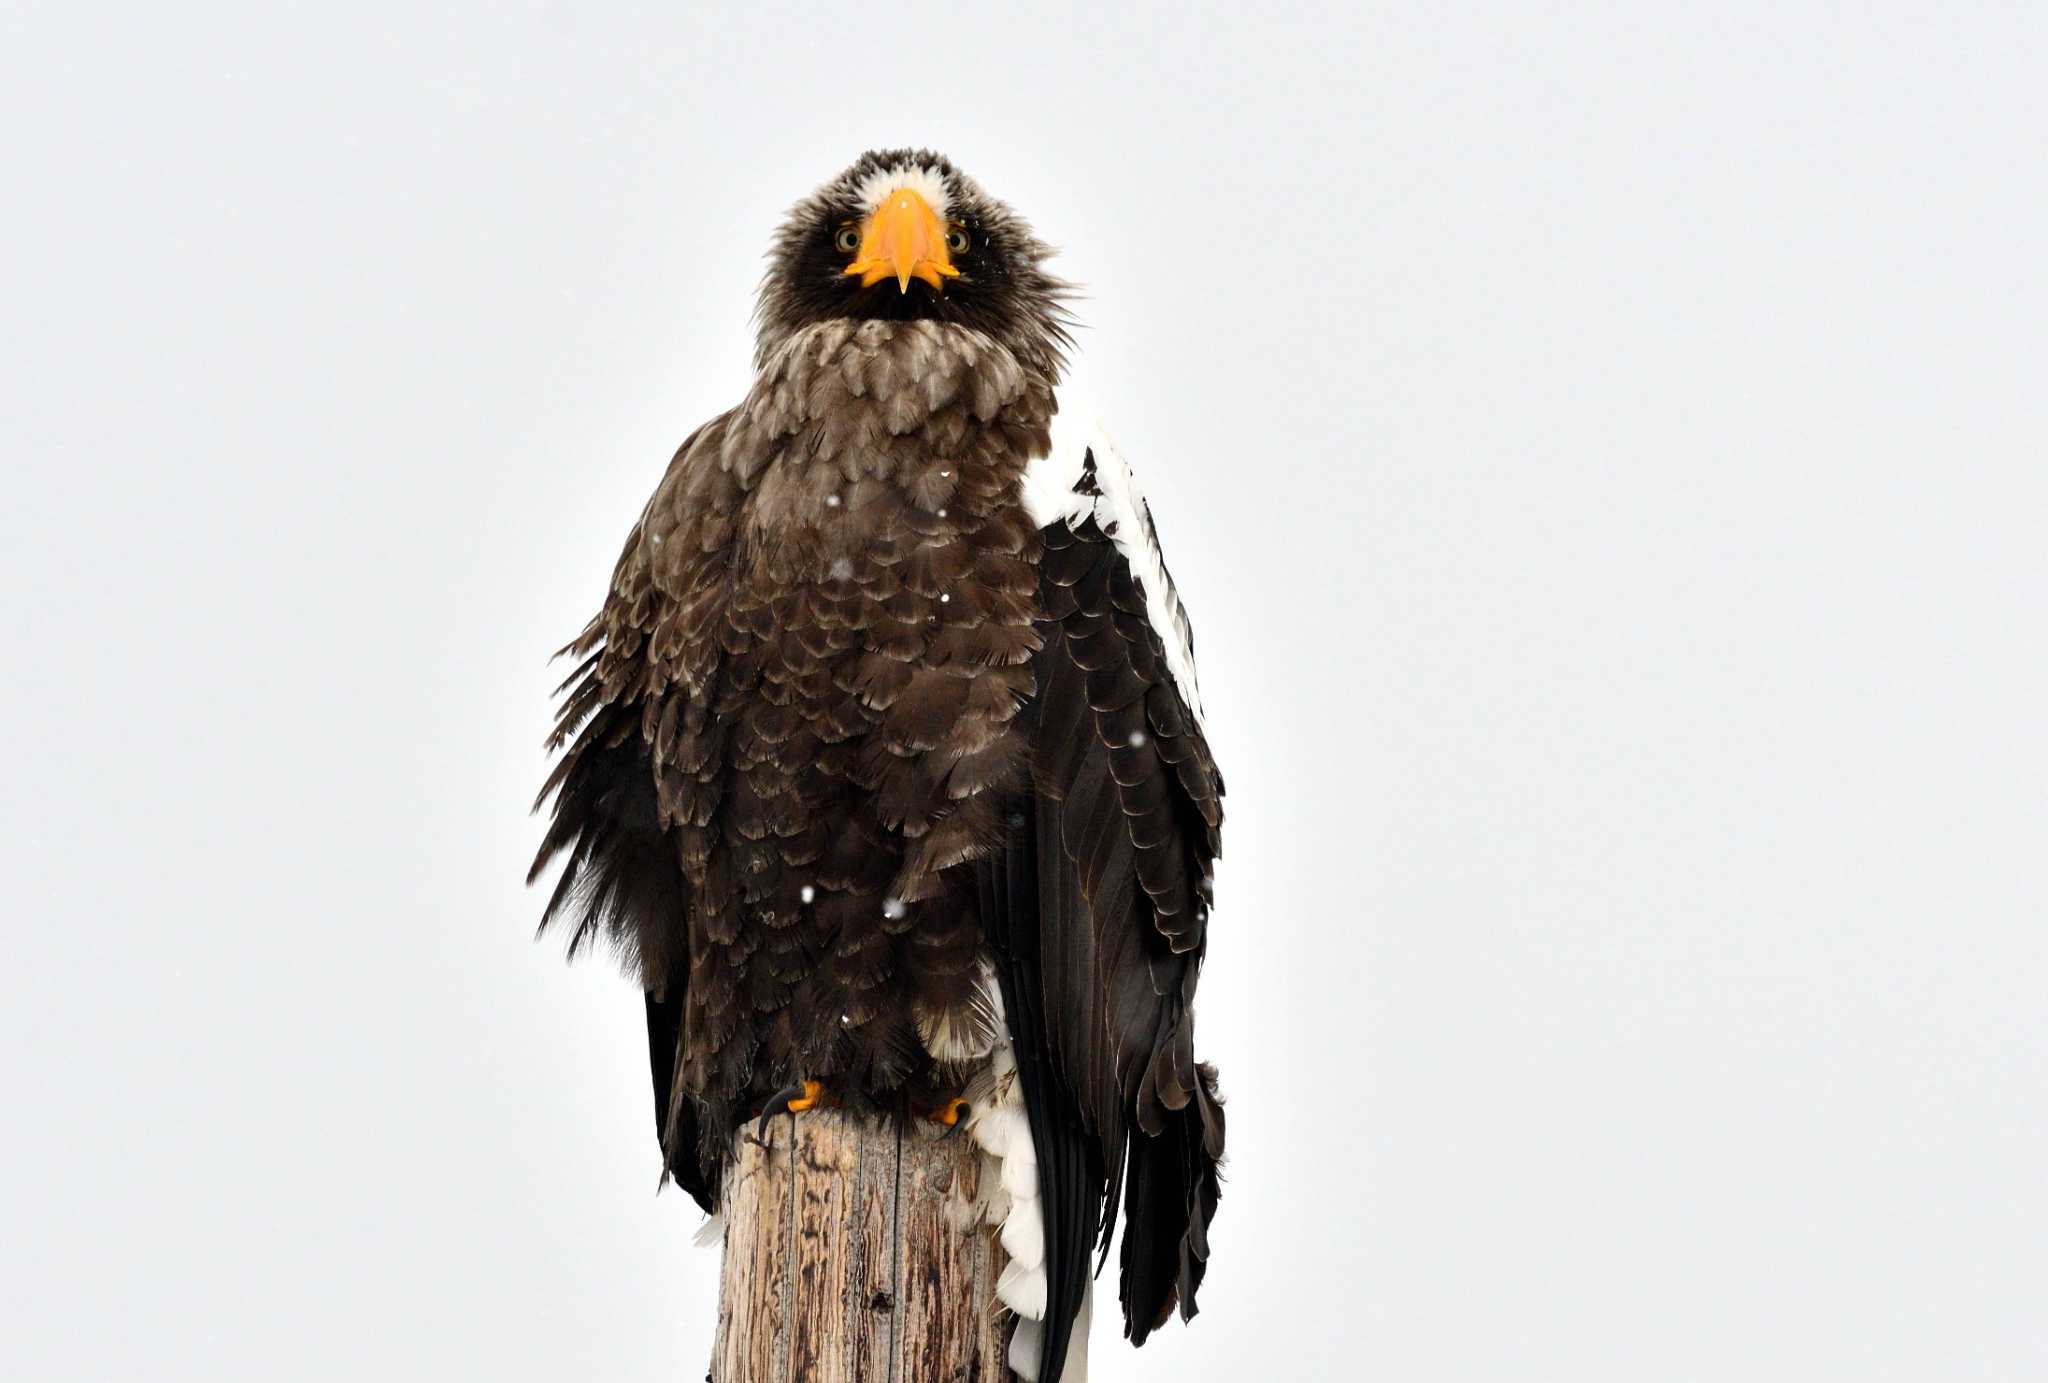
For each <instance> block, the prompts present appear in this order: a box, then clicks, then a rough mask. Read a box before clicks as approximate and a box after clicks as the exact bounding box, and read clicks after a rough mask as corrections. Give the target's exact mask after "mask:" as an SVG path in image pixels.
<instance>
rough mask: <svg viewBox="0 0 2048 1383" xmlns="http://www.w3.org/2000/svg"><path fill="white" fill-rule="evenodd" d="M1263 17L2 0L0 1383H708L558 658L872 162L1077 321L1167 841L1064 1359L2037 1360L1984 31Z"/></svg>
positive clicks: (2033, 426) (2014, 600) (2006, 454)
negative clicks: (1192, 1292)
mask: <svg viewBox="0 0 2048 1383" xmlns="http://www.w3.org/2000/svg"><path fill="white" fill-rule="evenodd" d="M1250 8H1251V7H1248V6H1247V7H1229V8H1219V9H1216V10H1214V11H1209V12H1203V11H1201V10H1198V9H1196V8H1193V7H1187V6H1174V7H1166V6H1160V7H1156V8H1152V9H1150V10H1136V9H1132V10H1125V11H1123V12H1121V13H1119V14H1118V15H1116V16H1114V17H1111V16H1106V15H1099V14H1096V13H1094V12H1093V7H1076V8H1073V9H1067V10H1062V9H1056V8H1053V7H1038V8H1035V9H1033V10H1031V11H1029V12H1006V11H1003V10H1000V9H999V8H998V7H993V6H975V5H968V4H963V3H954V4H947V5H928V4H921V3H908V0H899V2H898V3H892V4H887V5H881V6H863V5H833V6H816V7H812V6H801V7H799V6H783V5H775V6H750V7H748V8H747V10H746V11H745V12H744V13H743V12H741V11H740V10H738V9H735V10H733V11H731V12H726V13H710V12H702V13H696V14H691V13H688V12H686V11H685V8H684V7H681V6H669V7H661V8H649V9H646V10H644V11H631V10H627V9H624V8H613V7H599V6H583V5H577V6H570V5H558V6H551V7H542V6H529V7H524V8H520V7H499V6H475V7H470V8H455V7H424V8H423V7H415V6H413V5H375V4H350V5H331V4H329V5H310V4H309V5H300V6H272V5H264V6H255V5H251V6H248V7H246V8H244V7H236V6H231V5H226V4H219V3H202V2H199V0H195V2H194V3H185V4H178V5H162V6H156V5H152V6H148V7H146V12H145V7H141V6H137V7H135V8H134V9H133V10H131V11H129V12H125V13H124V12H121V11H118V10H115V9H110V8H105V7H90V6H76V5H57V4H51V5H36V4H27V5H23V4H21V3H18V2H17V3H16V4H13V5H10V6H8V7H7V9H6V12H5V15H4V17H0V65H4V72H0V77H4V81H0V118H4V126H5V130H6V135H5V138H4V141H0V186H4V189H5V204H6V205H5V213H4V222H0V239H4V254H0V280H4V281H0V289H4V293H0V301H4V308H5V330H4V334H0V403H4V407H0V426H4V429H5V437H4V465H5V472H4V474H5V481H6V488H5V492H4V503H0V564H4V571H0V577H4V584H0V592H4V594H0V602H4V605H0V616H4V629H0V634H4V639H5V643H4V647H5V649H6V662H5V677H4V683H0V698H4V703H5V704H4V707H0V712H4V718H0V725H4V727H5V741H6V756H7V768H8V773H7V782H8V786H7V790H6V793H5V798H4V806H0V812H4V832H0V850H4V852H5V859H4V861H0V864H4V874H0V887H4V902H0V910H4V913H5V916H6V939H7V947H8V956H7V960H6V962H5V965H4V967H0V998H4V1006H0V1096H4V1106H0V1107H4V1109H5V1111H6V1120H5V1132H4V1135H0V1169H4V1179H0V1254H4V1258H0V1373H4V1374H5V1375H6V1376H8V1377H10V1378H22V1379H36V1380H40V1379H72V1378H76V1379H109V1378H152V1379H154V1378H163V1379H187V1378H190V1379H208V1380H242V1379H252V1380H253V1379H291V1380H328V1379H333V1380H360V1379H371V1378H394V1379H430V1380H447V1379H464V1378H490V1379H496V1380H529V1379H530V1380H549V1381H550V1383H551V1381H552V1380H559V1379H565V1378H576V1379H602V1380H675V1379H685V1378H695V1377H698V1376H700V1375H701V1370H702V1366H703V1363H704V1360H705V1358H706V1356H707V1349H708V1338H709V1331H710V1328H711V1325H712V1312H711V1307H712V1302H713V1297H714V1293H715V1279H716V1270H717V1260H716V1254H715V1253H713V1252H711V1251H709V1250H701V1249H693V1248H691V1247H690V1245H689V1242H688V1241H689V1237H690V1234H691V1231H692V1230H693V1229H694V1227H695V1225H696V1222H697V1216H696V1214H695V1212H694V1209H693V1207H691V1206H690V1204H689V1203H688V1201H687V1200H686V1199H685V1198H684V1197H683V1196H681V1195H680V1194H675V1193H669V1194H664V1195H663V1196H661V1197H660V1198H659V1199H657V1198H656V1197H655V1196H654V1194H653V1193H654V1186H655V1178H656V1171H657V1154H656V1151H655V1146H654V1140H653V1136H652V1129H651V1122H652V1121H651V1118H650V1115H649V1094H648V1087H647V1076H646V1072H645V1067H644V1061H645V1056H644V1045H643V1035H642V1031H641V1016H640V1005H639V1001H638V997H637V995H636V993H635V992H634V991H633V990H632V988H631V987H630V986H628V985H627V984H626V983H625V982H624V981H622V980H621V979H620V978H619V977H618V976H617V974H616V973H615V972H614V971H613V970H612V969H611V968H610V967H609V966H607V965H605V964H601V963H592V964H586V965H582V966H579V967H577V968H574V969H568V968H565V967H564V966H563V965H562V964H561V960H560V956H559V951H558V948H557V947H556V946H555V945H554V944H552V943H550V944H542V945H534V944H532V943H531V942H530V940H529V936H530V932H531V929H532V926H533V923H534V920H535V918H536V916H537V913H538V906H539V899H538V898H537V897H536V896H535V895H534V894H531V893H528V892H526V891H525V890H524V889H523V888H522V886H521V882H520V878H521V875H522V873H523V871H524V867H525V864H526V862H527V859H528V856H529V853H530V851H531V849H532V847H533V845H534V844H535V842H536V839H537V836H538V830H539V828H538V825H537V823H535V822H534V821H532V820H530V819H529V818H528V817H527V816H526V815H525V811H526V806H527V803H528V800H529V798H530V796H531V793H532V791H533V789H534V788H535V787H537V786H538V783H539V781H540V779H541V777H542V773H543V760H542V756H541V753H540V748H539V742H540V739H541V736H542V733H543V731H544V728H545V726H546V724H547V720H548V700H547V692H548V690H549V688H550V686H551V685H552V679H551V677H550V675H549V670H548V669H547V668H546V666H545V656H546V654H547V653H548V652H549V651H550V650H552V649H553V648H554V647H555V646H556V645H557V644H559V643H560V642H562V641H563V640H564V639H566V638H567V637H569V636H570V635H571V634H573V633H574V632H575V630H576V629H577V628H578V626H579V625H580V624H581V623H582V621H583V620H584V619H585V618H586V616H587V615H588V614H589V613H590V612H591V611H592V610H593V609H594V608H595V607H596V604H597V602H598V600H599V599H600V598H601V596H602V593H603V590H604V585H605V581H606V578H607V575H608V573H609V569H610V564H611V562H612V559H613V557H614V555H615V554H616V552H617V549H618V545H619V543H620V541H621V540H622V538H623V536H624V533H625V531H626V529H627V527H628V525H629V524H630V523H631V521H632V519H633V517H634V516H635V514H636V513H637V512H638V510H639V507H640V505H641V503H642V502H643V500H644V499H645V497H646V495H647V493H648V492H649V490H650V489H651V488H652V486H653V484H654V482H655V480H656V479H657V477H658V476H659V474H660V472H661V470H662V467H663V465H664V464H665V463H666V460H667V458H668V456H669V453H670V451H671V450H672V449H673V447H674V446H675V444H676V443H677V442H678V441H679V440H680V439H681V438H682V436H683V435H684V434H685V433H686V432H687V431H689V430H690V429H691V428H692V427H693V426H695V425H696V424H697V423H698V422H700V421H702V420H703V419H704V418H706V417H707V416H709V415H710V414H712V413H714V412H716V411H718V410H720V409H722V408H724V407H726V406H728V405H729V404H731V403H732V402H733V401H735V400H736V399H737V398H738V397H739V395H740V392H741V390H742V389H743V388H744V386H745V383H746V379H747V368H748V360H749V352H750V343H751V337H750V333H749V329H748V322H747V315H748V312H749V309H750V306H751V294H752V291H753V288H754V286H755V283H756V281H757V278H758V275H759V272H760V254H761V252H762V250H763V249H764V248H765V246H766V243H767V238H768V235H769V233H770V230H771V229H772V227H773V226H774V225H775V223H776V221H777V219H778V217H779V216H780V215H781V213H782V211H783V210H784V209H785V208H786V207H787V206H788V205H789V204H790V203H791V202H793V201H794V200H795V199H796V198H798V197H799V196H800V195H802V194H804V193H806V192H807V191H809V190H810V189H811V188H812V187H814V186H815V185H816V184H818V183H819V182H821V181H823V180H824V179H825V178H827V177H829V176H830V175H832V174H833V173H835V172H836V171H837V170H838V169H839V168H840V167H842V166H843V165H844V164H845V163H847V162H849V161H850V160H851V159H852V158H853V157H854V156H855V155H857V154H858V153H859V152H860V151H861V150H862V149H863V148H865V147H867V146H869V145H873V144H894V143H903V142H912V143H930V144H933V145H936V146H938V147H940V148H942V149H944V150H946V151H947V152H949V153H951V154H952V155H953V156H954V157H956V158H957V159H959V160H960V161H961V163H962V164H963V165H964V166H965V167H966V168H968V169H969V170H970V171H971V172H972V173H974V174H975V175H976V176H977V177H979V178H980V179H981V180H982V181H983V182H984V183H985V184H986V185H987V186H988V187H989V188H990V189H991V190H992V191H994V192H995V193H996V194H997V195H999V196H1002V197H1005V198H1007V199H1009V200H1011V201H1012V202H1013V203H1014V204H1015V205H1016V206H1017V207H1018V208H1020V209H1021V210H1022V211H1023V212H1024V213H1025V214H1026V215H1027V216H1029V217H1030V218H1031V219H1032V220H1033V221H1034V222H1035V223H1036V224H1037V226H1038V227H1039V229H1040V230H1041V231H1042V233H1044V234H1045V235H1046V236H1047V238H1049V239H1051V240H1054V241H1056V242H1058V243H1060V244H1062V245H1064V246H1065V247H1066V252H1065V254H1064V256H1063V257H1062V259H1061V260H1060V261H1059V264H1060V265H1061V266H1062V267H1063V268H1064V270H1065V271H1066V272H1067V273H1068V274H1069V275H1070V276H1072V277H1074V278H1076V279H1078V280H1080V281H1082V282H1083V283H1085V284H1086V285H1087V289H1088V296H1087V298H1086V300H1085V301H1084V302H1083V303H1082V304H1081V307H1080V311H1081V314H1082V316H1083V317H1084V318H1085V319H1086V321H1087V323H1088V326H1089V330H1088V332H1087V333H1086V335H1085V336H1084V338H1083V349H1084V351H1085V353H1086V356H1087V359H1086V363H1085V365H1084V366H1083V367H1082V368H1081V371H1080V373H1081V375H1082V376H1084V377H1085V378H1084V380H1083V381H1082V382H1080V383H1078V384H1077V386H1076V388H1077V390H1078V391H1080V392H1081V393H1085V395H1086V398H1087V400H1088V401H1090V403H1091V405H1092V406H1093V407H1095V408H1097V409H1099V410H1100V411H1101V412H1102V413H1104V414H1105V416H1106V417H1107V418H1108V420H1109V421H1110V423H1111V425H1112V428H1113V430H1114V431H1115V432H1116V433H1117V434H1118V436H1119V437H1120V439H1121V441H1122V442H1123V444H1124V447H1125V450H1126V451H1127V452H1128V453H1129V454H1130V456H1131V457H1132V459H1133V461H1134V462H1135V464H1137V466H1138V467H1139V469H1140V472H1141V474H1142V476H1143V477H1144V479H1145V480H1146V482H1147V486H1148V489H1149V490H1150V492H1151V494H1152V498H1153V503H1154V507H1155V509H1156V511H1157V513H1158V517H1159V522H1160V526H1161V529H1162V532H1163V534H1164V537H1165V540H1166V544H1167V550H1168V554H1169V558H1170V561H1171V563H1172V566H1173V569H1174V572H1175V573H1176V575H1177V577H1178V579H1179V581H1180V584H1181V587H1182V590H1183V593H1184V594H1185V596H1186V597H1187V599H1188V600H1189V602H1190V604H1191V606H1192V609H1193V611H1194V614H1195V617H1196V622H1197V626H1198V629H1199V633H1200V649H1201V653H1202V658H1203V663H1202V675H1203V682H1204V690H1205V695H1206V700H1207V702H1208V705H1209V709H1210V717H1211V721H1212V726H1213V738H1214V743H1215V746H1216V749H1217V751H1218V754H1219V756H1220V758H1221V760H1222V762H1223V764H1224V766H1225V769H1226V772H1227V775H1228V780H1229V786H1230V799H1229V807H1230V812H1231V820H1230V827H1229V831H1228V837H1227V849H1226V859H1225V861H1224V868H1223V870H1222V874H1221V878H1220V888H1221V907H1220V911H1219V914H1218V920H1217V925H1216V929H1215V933H1214V945H1213V950H1212V952H1211V960H1210V966H1209V971H1208V975H1207V978H1206V981H1205V984H1204V988H1203V1004H1202V1021H1203V1039H1204V1046H1205V1048H1206V1053H1207V1055H1209V1056H1210V1057H1212V1058H1213V1059H1215V1060H1216V1061H1218V1062H1219V1063H1220V1064H1221V1066H1222V1068H1223V1072H1224V1076H1225V1081H1226V1087H1227V1091H1228V1094H1229V1097H1230V1117H1231V1137H1232V1161H1231V1166H1230V1180H1229V1183H1228V1186H1227V1189H1226V1198H1225V1200H1224V1203H1223V1209H1222V1214H1221V1218H1220V1219H1219V1221H1218V1224H1217V1227H1216V1231H1215V1235H1214V1242H1215V1249H1216V1258H1215V1263H1214V1269H1213V1272H1212V1274H1211V1278H1210V1283H1209V1286H1208V1288H1207V1290H1206V1291H1205V1293H1204V1296H1203V1302H1202V1304H1203V1306H1204V1308H1205V1311H1204V1314H1203V1316H1202V1318H1201V1319H1200V1320H1199V1321H1198V1322H1197V1323H1196V1325H1195V1326H1194V1327H1193V1328H1192V1329H1189V1330H1182V1329H1179V1328H1175V1329H1170V1330H1168V1331H1166V1332H1164V1333H1163V1334H1162V1335H1161V1336H1160V1337H1159V1338H1158V1339H1157V1340H1156V1341H1155V1342H1154V1343H1153V1344H1151V1345H1148V1346H1147V1347H1146V1349H1145V1350H1144V1351H1142V1352H1140V1353H1132V1352H1131V1351H1130V1350H1129V1349H1128V1348H1127V1347H1126V1346H1124V1345H1123V1344H1122V1343H1121V1342H1120V1341H1118V1340H1117V1339H1116V1338H1115V1333H1114V1329H1113V1327H1112V1326H1111V1325H1109V1324H1108V1323H1107V1322H1106V1321H1105V1323H1104V1324H1103V1325H1102V1327H1101V1328H1100V1329H1099V1330H1098V1332H1097V1335H1096V1344H1095V1362H1096V1374H1095V1376H1096V1377H1097V1378H1098V1379H1108V1380H1130V1381H1131V1383H1136V1381H1138V1380H1148V1379H1150V1380H1226V1379H1232V1380H1234V1379H1241V1378H1246V1377H1256V1378H1272V1379H1293V1378H1304V1379H1319V1378H1329V1379H1347V1378H1353V1377H1359V1378H1371V1379H1386V1380H1398V1383H1433V1381H1434V1380H1454V1379H1473V1380H1500V1379H1560V1380H1563V1379H1569V1380H1573V1381H1574V1383H1585V1381H1587V1380H1617V1381H1620V1380H1629V1381H1630V1383H1634V1381H1635V1380H1641V1379H1645V1378H1657V1379H1703V1380H1720V1379H1727V1380H1737V1379H1740V1380H1745V1381H1747V1380H1754V1379H1788V1380H1798V1381H1799V1383H1814V1381H1815V1380H1835V1379H1841V1380H1858V1381H1859V1383H1861V1380H1868V1379H1875V1378H1898V1379H1911V1380H1929V1379H1942V1380H1952V1379H2013V1378H2020V1377H2024V1376H2029V1375H2031V1376H2043V1375H2044V1374H2048V1328H2044V1325H2043V1319H2042V1303H2043V1301H2044V1299H2048V1247H2044V1246H2048V1182H2044V1172H2043V1169H2044V1166H2048V1116H2044V1111H2043V1094H2044V1084H2048V1038H2044V1022H2043V1011H2044V998H2048V939H2044V938H2048V931H2044V925H2043V924H2044V912H2048V907H2044V904H2048V896H2044V894H2048V889H2044V885H2043V863H2042V855H2043V851H2044V846H2048V736H2044V731H2043V717H2044V706H2048V664H2044V647H2043V631H2044V601H2043V595H2044V591H2048V581H2044V575H2048V572H2044V566H2048V559H2044V537H2048V534H2044V531H2043V530H2044V517H2048V487H2044V484H2043V480H2042V473H2043V465H2044V462H2048V410H2044V390H2043V387H2042V385H2043V369H2044V346H2048V329H2044V322H2048V291H2044V271H2043V267H2042V266H2043V262H2044V245H2048V217H2044V214H2043V187H2042V170H2043V167H2044V164H2048V147H2044V144H2048V102H2044V99H2043V96H2042V92H2043V89H2044V82H2043V78H2042V74H2043V72H2044V70H2048V52H2044V48H2048V19H2044V12H2043V11H2042V10H2041V9H2040V8H2039V7H2034V6H2023V5H2013V6H1990V5H1985V6H1975V5H1951V6H1925V7H1914V8H1902V7H1896V6H1891V5H1842V6H1832V5H1829V6H1822V5H1790V6H1787V5H1782V4H1765V5H1745V6H1733V7H1723V6H1698V5H1690V4H1688V5H1683V6H1680V5H1670V4H1667V5H1662V6H1651V5H1643V4H1614V5H1611V6H1590V5H1562V6H1549V7H1542V8H1543V10H1544V12H1543V13H1541V14H1538V13H1536V12H1535V11H1536V10H1537V8H1538V7H1533V6H1504V7H1501V8H1498V9H1494V10H1487V9H1484V8H1477V7H1474V8H1465V7H1458V12H1457V13H1455V14H1453V13H1449V12H1447V10H1448V9H1449V8H1450V7H1445V6H1442V5H1434V4H1431V5H1403V6H1373V7H1369V8H1364V9H1353V8H1351V7H1338V6H1331V7H1329V8H1328V9H1324V8H1322V7H1317V8H1315V9H1305V8H1304V9H1288V8H1286V7H1279V8H1266V9H1265V11H1264V12H1263V13H1262V14H1260V15H1258V16H1256V17H1254V16H1252V15H1250V14H1249V13H1247V11H1248V10H1249V9H1250ZM600 10H602V11H603V12H602V13H600ZM1077 397H1078V395H1077ZM1104 1285H1105V1287H1106V1288H1107V1287H1108V1284H1107V1283H1106V1282H1105V1284H1104ZM1109 1290H1111V1292H1112V1294H1113V1288H1110V1289H1109ZM1104 1315H1105V1317H1107V1316H1108V1315H1109V1313H1107V1312H1105V1313H1104Z"/></svg>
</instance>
